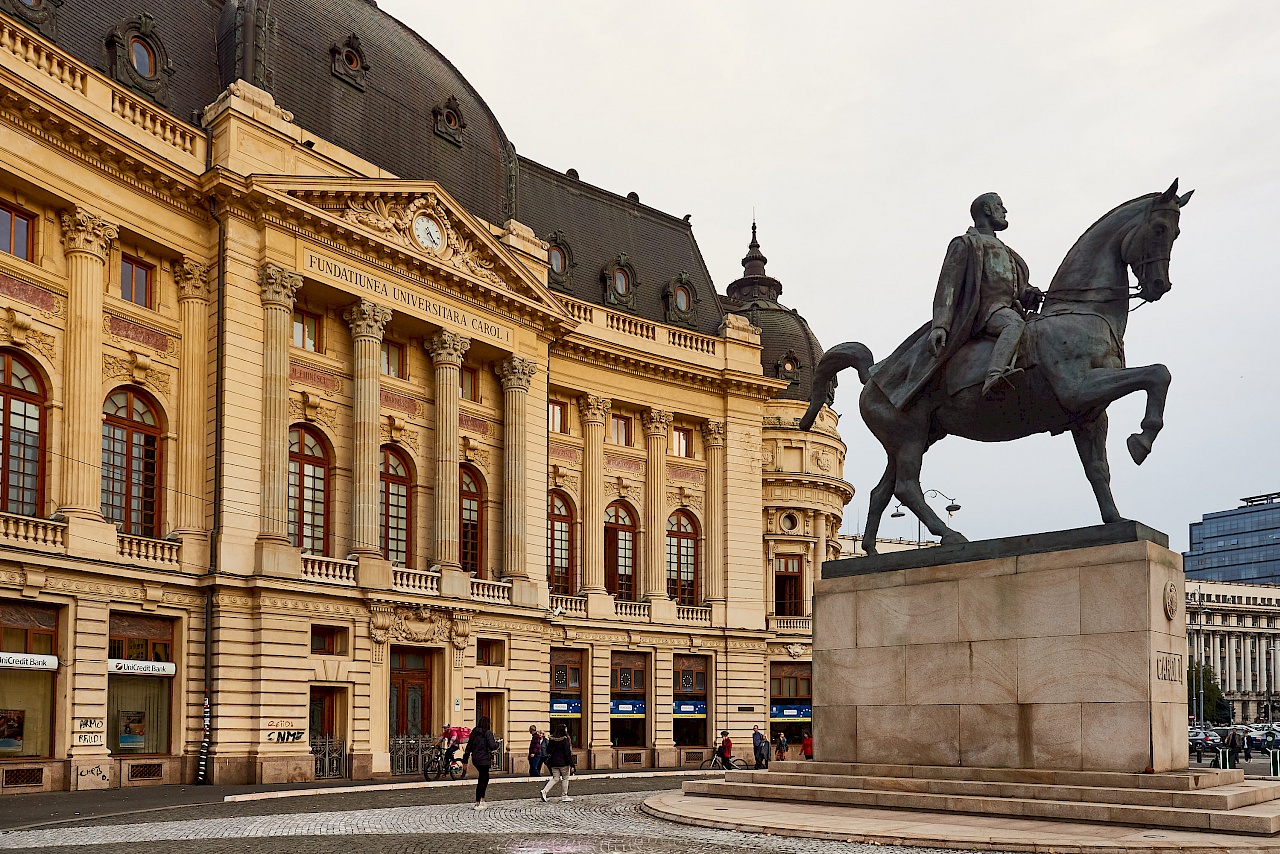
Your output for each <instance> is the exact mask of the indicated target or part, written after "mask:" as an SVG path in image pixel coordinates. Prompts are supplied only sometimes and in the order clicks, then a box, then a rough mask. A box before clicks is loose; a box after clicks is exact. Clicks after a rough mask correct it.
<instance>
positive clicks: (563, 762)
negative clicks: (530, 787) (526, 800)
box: [541, 723, 578, 803]
mask: <svg viewBox="0 0 1280 854" xmlns="http://www.w3.org/2000/svg"><path fill="white" fill-rule="evenodd" d="M577 765H578V758H577V757H576V756H574V755H573V740H572V739H570V738H569V729H568V727H566V726H565V725H564V724H562V723H559V724H556V727H555V729H554V730H552V734H551V736H550V737H549V738H547V767H548V768H550V769H551V779H550V780H548V781H547V785H545V786H543V787H542V792H541V794H542V802H543V803H546V802H547V795H549V794H550V793H551V790H552V789H554V788H555V785H556V783H559V784H560V800H561V801H571V800H573V798H571V797H569V776H570V775H571V774H573V769H574V768H576V767H577Z"/></svg>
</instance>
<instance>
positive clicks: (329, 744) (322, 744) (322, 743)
mask: <svg viewBox="0 0 1280 854" xmlns="http://www.w3.org/2000/svg"><path fill="white" fill-rule="evenodd" d="M311 756H312V757H313V758H314V759H315V761H316V779H317V780H341V779H343V778H345V777H346V776H347V742H346V740H345V739H341V738H313V739H311Z"/></svg>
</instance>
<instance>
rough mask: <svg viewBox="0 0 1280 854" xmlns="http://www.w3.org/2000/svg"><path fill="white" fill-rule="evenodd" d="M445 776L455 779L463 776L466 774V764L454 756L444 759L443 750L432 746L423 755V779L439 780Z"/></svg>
mask: <svg viewBox="0 0 1280 854" xmlns="http://www.w3.org/2000/svg"><path fill="white" fill-rule="evenodd" d="M446 776H447V777H448V778H449V779H450V780H457V779H458V778H460V777H462V778H465V777H466V776H467V766H466V765H463V764H462V760H461V759H459V758H458V757H456V756H455V757H453V759H452V760H446V758H445V751H444V750H443V749H442V748H439V747H435V748H432V749H431V752H430V753H429V754H427V755H426V756H425V757H423V760H422V778H423V779H424V780H431V779H436V780H440V779H443V778H444V777H446Z"/></svg>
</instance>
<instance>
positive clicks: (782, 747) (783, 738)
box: [778, 732, 787, 762]
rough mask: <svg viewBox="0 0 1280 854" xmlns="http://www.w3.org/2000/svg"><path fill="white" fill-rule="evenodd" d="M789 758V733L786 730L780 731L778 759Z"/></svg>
mask: <svg viewBox="0 0 1280 854" xmlns="http://www.w3.org/2000/svg"><path fill="white" fill-rule="evenodd" d="M786 758H787V734H786V733H785V732H780V733H778V761H780V762H781V761H785V760H786Z"/></svg>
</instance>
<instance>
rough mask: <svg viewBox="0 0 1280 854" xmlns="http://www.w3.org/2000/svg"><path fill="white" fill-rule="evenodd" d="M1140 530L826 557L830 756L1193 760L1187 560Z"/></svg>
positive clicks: (1121, 526)
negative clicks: (1189, 738) (1184, 570)
mask: <svg viewBox="0 0 1280 854" xmlns="http://www.w3.org/2000/svg"><path fill="white" fill-rule="evenodd" d="M1167 543H1168V540H1167V538H1166V537H1165V536H1164V535H1163V534H1160V533H1159V532H1156V531H1152V530H1151V529H1149V528H1145V527H1144V526H1141V525H1137V524H1136V523H1118V524H1115V525H1103V526H1098V527H1095V528H1084V529H1079V530H1076V531H1065V532H1059V533H1056V534H1043V535H1036V536H1031V537H1016V538H1009V539H1008V540H989V541H985V542H980V543H969V544H965V545H962V546H949V547H940V548H931V549H925V550H919V551H913V552H899V553H894V554H889V555H881V556H874V557H868V558H855V559H850V560H844V561H835V562H832V563H828V564H826V565H825V566H824V567H823V576H824V577H823V579H822V580H820V581H818V582H817V583H816V585H815V590H814V629H813V634H814V653H813V735H814V744H815V752H816V758H817V759H819V760H824V761H828V762H851V763H893V764H895V765H920V766H926V765H927V766H961V767H972V768H1022V769H1052V770H1078V771H1127V772H1141V771H1143V770H1146V769H1153V770H1154V771H1156V772H1162V771H1173V770H1179V769H1185V768H1186V767H1187V748H1186V736H1187V717H1186V715H1187V711H1186V709H1187V707H1186V686H1185V684H1184V682H1185V679H1186V667H1187V662H1186V617H1185V613H1184V593H1183V573H1182V559H1181V557H1180V556H1179V555H1178V554H1176V553H1174V552H1171V551H1169V550H1168V548H1166V546H1167Z"/></svg>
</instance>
